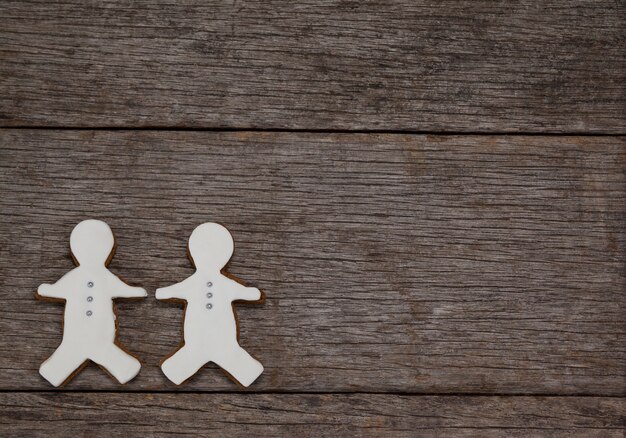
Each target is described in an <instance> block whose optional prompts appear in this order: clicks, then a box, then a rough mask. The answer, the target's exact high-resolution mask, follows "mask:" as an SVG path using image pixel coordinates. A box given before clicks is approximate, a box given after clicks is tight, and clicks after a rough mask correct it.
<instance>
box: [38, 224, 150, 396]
mask: <svg viewBox="0 0 626 438" xmlns="http://www.w3.org/2000/svg"><path fill="white" fill-rule="evenodd" d="M113 245H114V239H113V233H112V232H111V229H110V228H109V226H108V225H107V224H106V223H104V222H102V221H98V220H93V219H90V220H86V221H83V222H81V223H79V224H78V225H76V227H74V230H73V231H72V235H71V236H70V248H71V249H72V254H73V255H74V258H75V260H76V261H77V262H78V265H79V266H78V267H77V268H75V269H73V270H71V271H70V272H68V273H67V274H65V275H64V276H63V277H61V279H60V280H59V281H57V282H56V283H55V284H42V285H41V286H39V288H38V289H37V293H38V294H39V295H40V296H42V297H47V298H59V299H64V300H65V319H64V322H63V341H62V342H61V345H60V346H59V347H58V348H57V349H56V351H55V352H54V353H53V354H52V356H50V357H49V358H48V360H46V361H45V362H44V363H43V364H41V367H40V368H39V373H40V374H41V375H42V376H43V377H44V378H45V379H46V380H48V381H49V382H50V383H51V384H52V385H54V386H59V385H61V384H62V383H63V382H65V381H66V380H67V378H68V377H69V376H70V375H72V373H73V372H74V371H75V370H76V369H77V368H79V367H80V366H81V365H82V364H83V363H84V362H85V361H87V360H92V361H93V362H95V363H97V364H98V365H100V366H102V367H103V368H105V369H106V370H107V371H108V372H109V373H110V374H111V375H113V377H115V378H116V379H117V380H118V381H119V382H120V383H126V382H128V381H129V380H131V379H132V378H133V377H135V376H136V375H137V374H138V373H139V369H140V368H141V364H140V363H139V361H138V360H137V359H135V358H134V357H133V356H131V355H130V354H128V353H126V352H125V351H123V350H122V349H121V348H120V347H118V346H117V345H116V344H115V313H114V312H113V299H115V298H131V297H145V296H146V295H147V294H146V291H145V289H142V288H140V287H131V286H128V285H127V284H126V283H124V282H123V281H121V280H120V279H119V278H117V277H116V276H115V275H114V274H113V273H111V272H110V271H109V270H108V269H107V268H106V266H105V264H106V261H107V258H108V257H109V255H110V254H111V251H112V250H113Z"/></svg>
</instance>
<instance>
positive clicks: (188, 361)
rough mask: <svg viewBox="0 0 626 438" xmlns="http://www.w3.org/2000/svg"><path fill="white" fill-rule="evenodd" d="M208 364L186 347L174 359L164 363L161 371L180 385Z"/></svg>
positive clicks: (175, 354)
mask: <svg viewBox="0 0 626 438" xmlns="http://www.w3.org/2000/svg"><path fill="white" fill-rule="evenodd" d="M207 362H208V361H207V360H204V358H201V355H198V354H194V351H193V349H192V348H191V347H189V346H187V345H185V346H183V347H182V348H181V349H180V350H178V351H177V352H176V353H174V355H173V356H172V357H170V358H168V359H167V360H166V361H165V362H163V365H161V370H163V374H165V376H166V377H167V378H168V379H170V380H171V381H172V382H174V383H175V384H177V385H180V384H181V383H183V382H184V381H185V380H187V379H188V378H190V377H191V376H193V375H194V374H196V373H197V372H198V370H199V369H200V368H202V366H203V365H204V364H205V363H207Z"/></svg>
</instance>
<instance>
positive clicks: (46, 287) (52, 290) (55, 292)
mask: <svg viewBox="0 0 626 438" xmlns="http://www.w3.org/2000/svg"><path fill="white" fill-rule="evenodd" d="M69 286H70V285H69V281H68V275H67V274H66V275H64V276H63V277H61V278H59V280H58V281H57V282H56V283H54V284H48V283H44V284H40V285H39V287H38V288H37V295H39V296H40V297H45V298H61V299H66V298H67V294H68V287H69Z"/></svg>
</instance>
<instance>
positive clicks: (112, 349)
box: [91, 344, 141, 384]
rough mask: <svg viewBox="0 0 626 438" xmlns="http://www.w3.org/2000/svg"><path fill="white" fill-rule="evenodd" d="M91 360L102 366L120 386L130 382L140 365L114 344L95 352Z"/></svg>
mask: <svg viewBox="0 0 626 438" xmlns="http://www.w3.org/2000/svg"><path fill="white" fill-rule="evenodd" d="M91 360H93V361H94V362H95V363H97V364H98V365H101V366H103V367H104V368H105V369H106V370H107V371H108V372H109V373H110V374H111V375H112V376H113V377H115V378H116V379H117V380H118V381H119V382H120V383H121V384H124V383H126V382H128V381H129V380H131V379H132V378H133V377H135V376H136V375H137V374H139V370H140V369H141V363H140V362H139V361H138V360H137V359H135V358H134V357H132V356H131V355H130V354H128V353H126V352H125V351H124V350H122V349H121V348H120V347H118V346H117V345H115V344H111V345H110V346H109V347H108V348H106V349H104V350H102V351H99V352H97V353H96V354H94V355H93V357H92V358H91Z"/></svg>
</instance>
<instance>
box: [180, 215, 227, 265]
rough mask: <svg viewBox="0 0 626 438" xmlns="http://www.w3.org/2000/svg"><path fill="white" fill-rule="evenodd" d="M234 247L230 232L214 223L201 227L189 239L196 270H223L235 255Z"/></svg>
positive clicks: (190, 251)
mask: <svg viewBox="0 0 626 438" xmlns="http://www.w3.org/2000/svg"><path fill="white" fill-rule="evenodd" d="M234 247H235V244H234V243H233V236H231V235H230V232H229V231H228V230H227V229H226V228H225V227H223V226H222V225H220V224H216V223H213V222H207V223H204V224H202V225H199V226H198V227H196V229H195V230H193V233H191V237H190V238H189V254H190V255H191V258H192V259H193V262H194V264H195V265H196V269H203V268H209V269H217V270H219V269H222V268H223V267H224V266H225V265H226V263H228V261H229V260H230V258H231V256H232V255H233V249H234Z"/></svg>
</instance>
